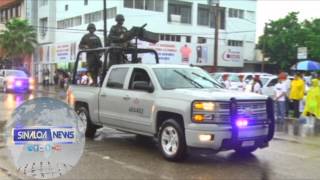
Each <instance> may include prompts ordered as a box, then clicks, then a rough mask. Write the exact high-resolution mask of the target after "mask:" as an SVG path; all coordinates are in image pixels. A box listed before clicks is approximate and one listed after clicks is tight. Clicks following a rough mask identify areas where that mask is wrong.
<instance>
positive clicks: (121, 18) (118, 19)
mask: <svg viewBox="0 0 320 180" xmlns="http://www.w3.org/2000/svg"><path fill="white" fill-rule="evenodd" d="M116 21H117V22H118V21H124V16H123V15H122V14H118V15H117V16H116Z"/></svg>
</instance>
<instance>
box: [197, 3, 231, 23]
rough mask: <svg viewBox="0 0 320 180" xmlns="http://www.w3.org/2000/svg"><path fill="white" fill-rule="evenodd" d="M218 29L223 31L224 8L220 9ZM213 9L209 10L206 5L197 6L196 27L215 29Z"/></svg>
mask: <svg viewBox="0 0 320 180" xmlns="http://www.w3.org/2000/svg"><path fill="white" fill-rule="evenodd" d="M219 10H220V29H225V21H226V19H225V8H224V7H220V9H219ZM215 11H216V10H215V9H214V8H212V9H210V6H208V5H202V4H199V6H198V25H201V26H210V27H211V28H214V27H215Z"/></svg>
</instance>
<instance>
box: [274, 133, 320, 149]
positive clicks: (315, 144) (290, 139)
mask: <svg viewBox="0 0 320 180" xmlns="http://www.w3.org/2000/svg"><path fill="white" fill-rule="evenodd" d="M273 139H275V140H279V141H287V142H291V143H296V144H306V145H311V146H317V147H320V144H319V143H318V144H317V143H312V142H310V141H304V140H303V139H301V140H299V139H295V138H290V137H281V136H277V135H275V136H274V137H273Z"/></svg>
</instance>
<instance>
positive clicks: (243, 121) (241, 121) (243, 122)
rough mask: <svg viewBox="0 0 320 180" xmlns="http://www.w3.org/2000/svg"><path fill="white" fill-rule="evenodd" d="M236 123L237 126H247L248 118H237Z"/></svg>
mask: <svg viewBox="0 0 320 180" xmlns="http://www.w3.org/2000/svg"><path fill="white" fill-rule="evenodd" d="M236 125H237V127H239V128H243V127H247V126H248V120H247V119H245V118H238V119H237V120H236Z"/></svg>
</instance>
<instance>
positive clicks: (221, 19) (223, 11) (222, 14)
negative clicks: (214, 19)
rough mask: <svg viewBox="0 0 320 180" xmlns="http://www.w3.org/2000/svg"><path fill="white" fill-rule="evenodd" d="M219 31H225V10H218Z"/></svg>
mask: <svg viewBox="0 0 320 180" xmlns="http://www.w3.org/2000/svg"><path fill="white" fill-rule="evenodd" d="M220 29H226V8H220Z"/></svg>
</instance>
